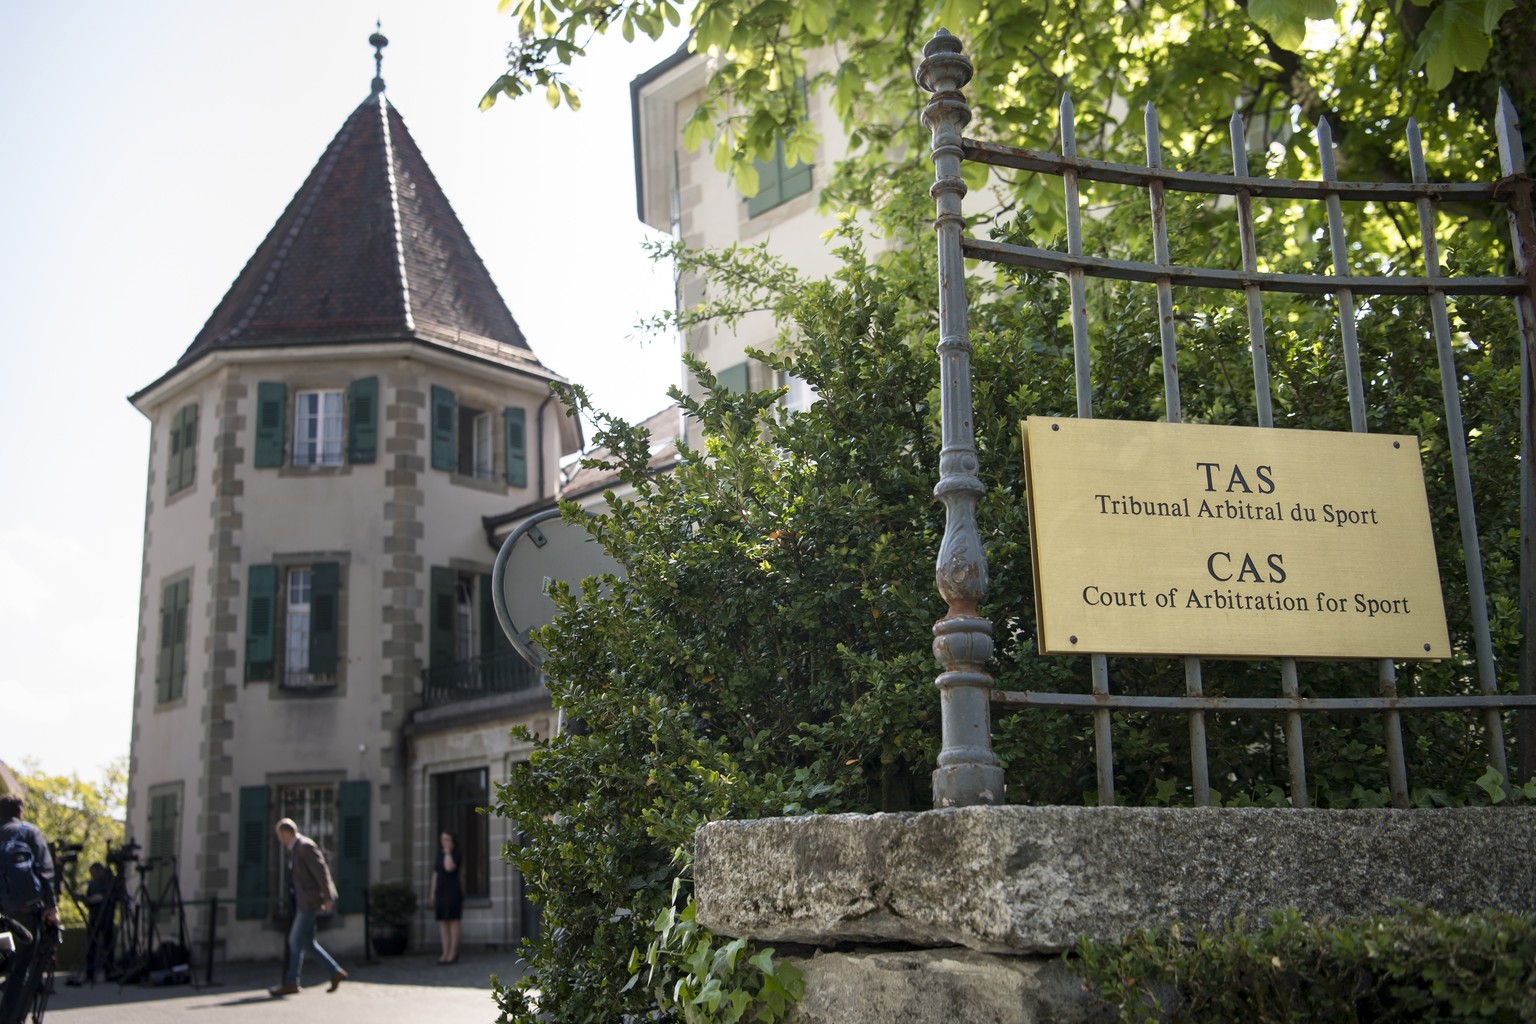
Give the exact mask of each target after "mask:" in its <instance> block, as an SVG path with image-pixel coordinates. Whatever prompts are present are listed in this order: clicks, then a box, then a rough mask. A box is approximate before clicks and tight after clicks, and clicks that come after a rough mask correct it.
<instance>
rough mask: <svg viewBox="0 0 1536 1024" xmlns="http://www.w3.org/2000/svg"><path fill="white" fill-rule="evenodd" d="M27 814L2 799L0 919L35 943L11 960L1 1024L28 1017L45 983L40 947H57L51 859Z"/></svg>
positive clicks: (21, 946) (0, 1000) (12, 799)
mask: <svg viewBox="0 0 1536 1024" xmlns="http://www.w3.org/2000/svg"><path fill="white" fill-rule="evenodd" d="M25 808H26V804H25V802H24V801H23V800H22V798H21V797H19V796H12V795H10V794H6V795H5V796H0V913H4V914H5V915H6V916H7V917H9V918H11V919H12V920H14V921H15V922H16V923H17V924H19V925H21V926H22V927H23V928H25V929H27V930H28V931H29V932H31V933H32V936H33V940H34V941H32V942H27V943H18V944H17V947H16V952H15V953H14V954H12V956H11V964H10V970H9V971H8V972H7V974H6V978H5V993H4V995H3V996H0V1024H20V1022H21V1021H22V1019H23V1018H25V1017H26V1015H27V1009H28V1008H29V1007H30V1006H31V1004H32V995H33V993H34V992H35V991H36V988H37V986H38V985H39V984H43V983H45V982H44V980H43V978H42V977H41V974H42V970H41V968H42V964H41V963H40V962H39V960H38V956H37V953H38V950H39V949H41V948H42V944H43V943H44V942H49V941H55V942H56V941H57V935H56V934H49V932H53V931H55V930H56V929H57V928H58V927H59V907H58V894H57V893H56V892H54V888H53V857H52V856H51V855H50V854H49V853H48V841H47V840H46V839H44V838H43V833H42V832H40V831H39V830H38V828H37V826H36V825H29V824H28V823H27V822H25V821H22V820H21V818H22V811H23V810H25ZM44 929H48V932H45V931H44Z"/></svg>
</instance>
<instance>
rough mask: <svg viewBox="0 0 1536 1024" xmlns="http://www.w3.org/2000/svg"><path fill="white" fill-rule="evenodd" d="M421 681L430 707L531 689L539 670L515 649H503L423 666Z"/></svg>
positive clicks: (535, 682) (537, 678)
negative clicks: (429, 666) (493, 652)
mask: <svg viewBox="0 0 1536 1024" xmlns="http://www.w3.org/2000/svg"><path fill="white" fill-rule="evenodd" d="M421 682H422V694H423V696H424V697H425V698H426V703H427V707H429V708H430V707H438V706H440V705H443V704H452V703H455V702H456V701H461V700H474V699H475V698H476V697H489V696H490V695H492V694H496V693H513V692H515V691H517V690H527V689H531V688H532V687H534V686H536V685H538V682H539V674H538V672H536V671H535V670H534V669H533V667H532V666H531V665H529V664H528V662H526V661H524V660H523V658H522V656H521V655H520V654H518V653H517V652H516V651H513V650H506V651H498V652H496V653H495V654H487V655H483V656H481V657H478V658H468V659H466V660H464V661H456V662H454V663H453V664H451V665H442V666H434V667H432V668H428V669H423V670H422V673H421Z"/></svg>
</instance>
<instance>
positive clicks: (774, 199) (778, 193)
mask: <svg viewBox="0 0 1536 1024" xmlns="http://www.w3.org/2000/svg"><path fill="white" fill-rule="evenodd" d="M756 167H757V195H755V196H753V197H751V198H750V199H748V200H747V216H748V217H756V216H758V215H759V214H763V213H767V212H768V211H769V210H771V209H773V208H774V207H775V206H778V205H779V204H780V203H782V202H783V201H784V191H783V188H782V187H781V184H780V183H781V180H782V179H783V177H784V143H783V142H780V143H778V144H777V146H776V147H775V149H774V151H773V159H772V160H759V161H757V163H756Z"/></svg>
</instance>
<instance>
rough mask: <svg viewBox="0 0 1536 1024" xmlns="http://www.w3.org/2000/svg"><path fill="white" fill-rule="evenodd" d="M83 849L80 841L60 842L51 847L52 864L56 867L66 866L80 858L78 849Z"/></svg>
mask: <svg viewBox="0 0 1536 1024" xmlns="http://www.w3.org/2000/svg"><path fill="white" fill-rule="evenodd" d="M83 849H85V846H84V844H82V843H60V844H58V845H57V846H55V847H53V864H54V867H56V868H63V867H67V866H68V865H70V864H74V863H75V862H77V861H78V860H79V859H80V851H81V850H83Z"/></svg>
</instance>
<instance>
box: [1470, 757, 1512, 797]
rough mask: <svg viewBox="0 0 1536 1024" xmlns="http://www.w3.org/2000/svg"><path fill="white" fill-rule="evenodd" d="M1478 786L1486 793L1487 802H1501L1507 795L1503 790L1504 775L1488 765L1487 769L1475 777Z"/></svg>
mask: <svg viewBox="0 0 1536 1024" xmlns="http://www.w3.org/2000/svg"><path fill="white" fill-rule="evenodd" d="M1477 785H1478V788H1479V789H1481V790H1482V791H1483V792H1484V793H1487V794H1488V802H1489V803H1494V804H1497V803H1502V802H1503V801H1504V799H1505V798H1506V797H1507V796H1508V794H1507V793H1505V792H1504V776H1503V775H1501V774H1499V773H1498V772H1497V771H1495V770H1494V769H1493V767H1492V766H1491V765H1490V766H1489V768H1488V770H1487V771H1485V772H1483V774H1482V775H1480V776H1478V778H1477Z"/></svg>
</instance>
